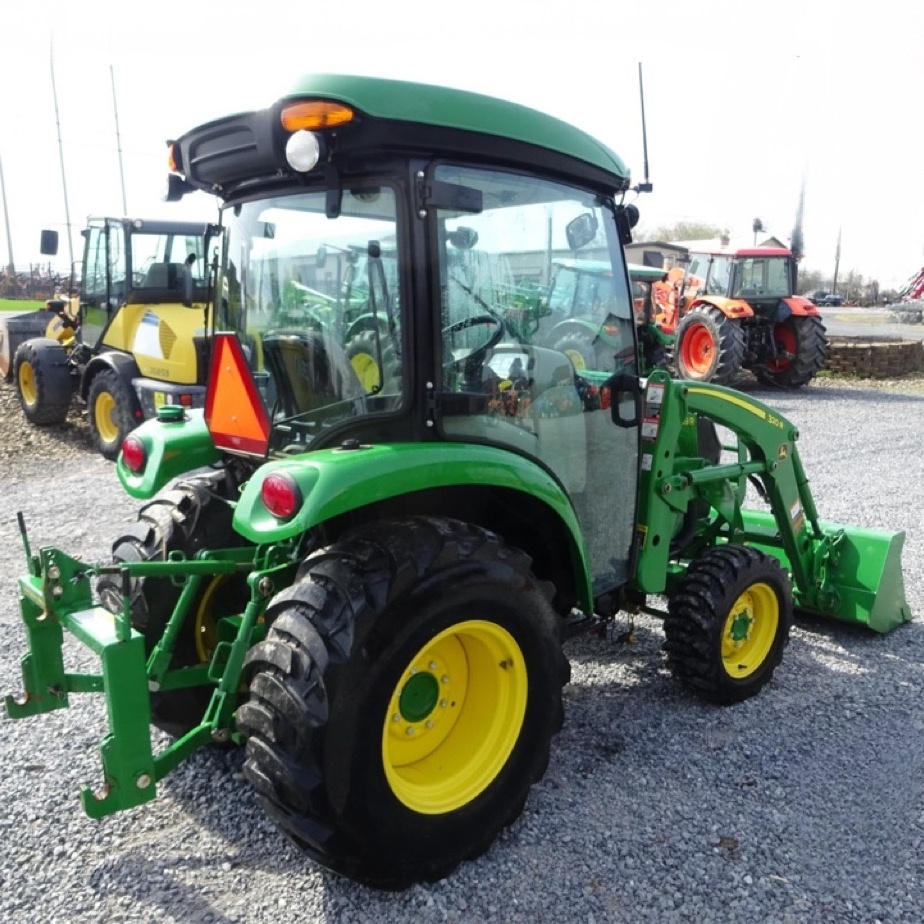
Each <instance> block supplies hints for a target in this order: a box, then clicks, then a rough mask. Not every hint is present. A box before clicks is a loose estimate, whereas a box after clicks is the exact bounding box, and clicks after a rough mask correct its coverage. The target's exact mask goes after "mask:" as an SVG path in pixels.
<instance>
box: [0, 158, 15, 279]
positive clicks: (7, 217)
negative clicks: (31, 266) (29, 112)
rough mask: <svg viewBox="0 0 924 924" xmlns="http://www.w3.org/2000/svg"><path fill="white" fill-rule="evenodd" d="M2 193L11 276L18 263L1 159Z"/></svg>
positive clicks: (0, 186) (0, 187) (0, 189)
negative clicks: (14, 256)
mask: <svg viewBox="0 0 924 924" xmlns="http://www.w3.org/2000/svg"><path fill="white" fill-rule="evenodd" d="M0 193H2V194H3V224H4V226H5V227H6V243H7V247H9V251H10V262H9V274H10V278H12V277H13V274H14V273H15V272H16V264H15V263H14V262H13V237H12V235H11V234H10V213H9V211H8V210H7V207H6V183H4V181H3V161H2V160H0Z"/></svg>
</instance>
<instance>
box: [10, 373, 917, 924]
mask: <svg viewBox="0 0 924 924" xmlns="http://www.w3.org/2000/svg"><path fill="white" fill-rule="evenodd" d="M742 388H743V389H744V390H748V391H750V392H751V393H753V394H755V395H757V396H758V397H761V398H763V399H765V400H767V401H768V402H769V403H771V404H773V405H774V406H775V407H776V408H778V409H779V410H780V411H781V412H782V413H784V414H785V415H786V416H788V417H789V418H790V419H792V420H793V421H794V422H795V423H796V424H797V425H798V426H799V428H800V431H801V434H802V438H801V440H800V450H801V452H802V456H803V460H804V462H805V466H806V470H807V472H808V475H809V478H810V479H811V483H812V488H813V491H814V493H815V499H816V503H817V505H818V508H819V511H820V513H821V516H822V517H823V518H824V519H828V520H833V521H836V522H846V523H851V524H857V525H866V526H871V527H880V528H885V529H893V530H905V531H906V532H907V540H906V544H905V550H904V556H903V557H904V570H905V583H906V592H907V597H908V601H909V603H910V606H911V609H912V612H913V613H914V614H915V615H916V617H918V618H920V617H921V616H922V614H924V455H922V453H921V432H922V430H924V377H917V378H915V379H912V380H903V381H902V382H891V383H890V382H886V383H882V382H877V383H862V382H852V383H847V382H843V381H836V380H832V379H822V380H819V382H818V384H817V386H813V387H811V388H808V389H805V390H803V391H801V392H798V393H770V392H767V391H764V390H759V389H757V388H756V387H755V386H753V385H749V384H748V383H744V384H743V385H742ZM13 400H14V396H13V393H12V389H11V388H10V386H9V385H6V384H0V469H2V471H3V474H4V478H3V481H4V487H3V494H2V501H0V560H2V561H4V562H7V565H6V568H5V570H4V571H3V574H2V579H0V619H2V621H3V623H4V628H5V630H6V634H7V638H8V642H7V644H6V645H4V646H3V651H2V654H0V678H2V684H0V686H2V687H3V690H4V692H18V690H19V689H20V678H19V666H18V659H19V657H20V655H21V653H22V652H23V650H24V632H23V630H22V628H21V625H20V621H19V617H18V615H17V612H18V611H17V591H16V584H15V578H16V576H17V575H18V574H20V573H22V572H23V571H24V570H25V567H24V557H23V553H22V546H21V542H20V539H19V535H18V531H17V528H16V523H15V513H16V511H18V510H21V511H22V512H23V513H24V515H25V518H26V521H27V523H28V525H29V527H30V539H31V542H32V545H33V548H38V547H39V546H41V545H45V544H54V545H59V546H61V547H62V548H65V549H67V550H69V551H72V552H76V551H79V552H81V553H83V554H84V556H85V557H86V558H88V559H91V560H92V559H101V558H104V557H105V556H106V555H107V553H108V548H109V543H110V540H111V537H112V536H113V535H114V534H115V532H116V530H117V529H118V527H119V524H121V523H122V522H124V521H127V520H130V519H131V518H132V517H133V516H134V509H135V506H136V502H134V501H131V500H129V499H128V498H127V497H125V496H124V495H123V494H122V492H121V490H120V488H119V486H118V483H117V481H116V478H115V475H114V472H113V467H112V465H111V463H108V462H105V461H104V460H102V459H101V458H100V457H98V456H96V455H94V454H93V453H92V452H90V450H89V443H88V440H87V437H86V427H85V422H84V421H83V419H82V417H81V415H80V413H79V411H78V410H75V411H74V413H73V414H72V415H71V418H70V419H69V421H68V423H67V424H66V425H63V426H62V427H60V428H54V429H53V430H41V431H37V430H34V429H32V428H28V427H26V426H25V425H24V424H23V423H22V421H21V419H20V418H21V414H20V413H19V409H18V407H17V406H15V405H14V404H13V403H12V402H13ZM661 640H662V634H661V629H660V624H659V622H658V620H656V619H654V618H650V617H644V618H642V619H640V620H639V621H638V624H637V640H636V643H635V644H634V645H631V646H627V645H624V644H621V643H619V642H618V641H617V640H616V637H615V634H614V636H613V637H611V638H610V639H607V640H602V641H601V640H597V639H590V638H585V639H579V640H575V641H573V642H571V643H569V648H568V653H569V655H570V657H571V660H572V668H573V670H572V673H573V677H572V682H571V684H570V685H569V686H568V687H566V704H565V705H566V721H565V727H564V729H563V731H562V733H561V734H560V735H559V736H558V738H557V739H556V744H555V747H554V749H553V756H552V761H551V765H550V767H549V770H548V773H547V774H546V776H545V778H544V779H543V780H542V781H541V782H540V783H539V784H538V785H537V786H536V787H535V788H534V790H533V792H532V795H531V797H530V799H529V802H528V804H527V806H526V810H525V812H524V814H523V816H522V817H521V818H520V819H519V821H517V822H516V823H515V824H514V825H513V826H512V827H511V828H510V829H509V830H507V831H506V832H505V833H504V834H503V836H502V837H501V838H500V839H499V840H498V842H497V843H496V844H495V845H494V846H493V847H492V849H491V850H490V851H489V852H488V853H487V854H486V855H485V856H483V857H482V858H480V859H479V860H478V861H476V862H473V863H468V864H466V865H464V866H463V867H461V868H460V869H459V870H458V871H457V872H456V873H455V874H454V875H452V876H451V877H450V878H449V879H448V880H445V881H443V882H440V883H436V884H433V885H429V886H426V887H423V886H419V887H415V888H412V889H410V890H408V891H406V892H403V893H398V894H387V893H378V892H375V891H372V890H369V889H366V888H363V887H361V886H357V885H355V884H353V883H351V882H348V881H345V880H342V879H339V878H337V877H334V876H332V875H329V874H327V873H326V872H323V871H320V870H319V869H318V868H316V867H315V866H313V865H312V864H311V863H310V862H309V861H308V860H307V859H305V858H304V857H302V856H301V855H300V854H298V853H296V852H295V851H294V850H293V849H291V848H290V847H289V846H288V845H287V843H286V842H285V841H284V840H283V839H282V838H281V836H279V835H278V834H277V833H276V831H275V829H274V828H273V827H272V825H271V824H270V823H269V822H268V821H267V820H266V819H265V818H264V816H263V814H262V811H261V809H260V808H259V806H258V805H257V802H256V799H255V798H254V795H253V793H252V792H251V790H250V788H249V786H248V785H247V784H246V782H245V781H243V779H242V777H241V774H240V765H241V755H240V753H239V752H237V751H231V752H220V753H213V752H200V753H198V754H196V755H195V756H193V757H192V758H191V759H190V760H189V761H187V762H186V763H185V764H184V765H183V766H181V767H180V768H179V769H178V770H177V771H175V772H174V773H173V774H172V775H171V776H169V777H168V778H167V779H166V780H165V781H164V782H163V783H162V784H161V785H160V787H159V789H160V797H159V798H158V799H157V800H156V801H155V802H153V803H150V804H149V805H147V806H142V807H140V808H138V809H134V810H131V811H128V812H125V813H122V814H120V815H118V816H115V817H111V818H107V819H104V820H102V821H92V820H90V819H89V818H87V817H86V816H85V815H84V814H83V812H82V810H81V808H80V805H79V802H78V799H77V788H78V786H79V784H80V783H82V782H88V783H90V784H91V785H94V786H95V785H97V784H98V783H99V778H100V774H99V760H98V755H97V750H96V749H97V745H98V743H99V741H100V739H101V737H102V735H103V734H104V730H105V716H104V709H103V708H102V703H101V701H100V698H99V697H92V696H83V697H79V696H78V697H73V698H72V703H73V705H72V707H71V709H69V710H66V711H62V712H60V713H56V714H52V715H47V716H43V717H39V718H36V719H32V720H27V721H23V722H13V721H11V720H9V719H8V718H7V717H6V715H5V713H3V714H2V717H0V767H2V771H0V772H2V774H3V777H4V779H3V786H2V790H0V793H2V795H0V799H2V802H3V811H2V815H0V817H2V818H3V820H4V821H3V831H4V834H5V836H4V844H5V850H4V853H3V860H2V861H0V920H2V921H4V922H11V924H18V922H35V921H40V922H55V924H66V922H72V924H77V922H94V924H99V922H107V924H109V922H127V921H138V922H151V921H175V922H215V924H231V922H234V924H245V922H272V924H288V922H296V921H298V922H309V921H310V922H334V921H337V922H340V921H343V922H358V924H361V922H369V924H372V922H375V924H388V922H400V921H414V922H415V924H429V922H458V924H468V922H511V924H513V922H524V924H537V922H540V924H541V922H556V924H558V922H597V924H600V922H633V924H636V922H690V924H705V922H780V924H782V922H791V924H792V922H826V924H827V922H832V921H837V922H848V924H849V922H856V924H861V922H862V924H869V922H875V921H881V922H909V924H911V922H913V924H919V922H920V920H921V909H922V908H924V774H922V770H924V736H922V732H924V698H922V691H924V629H922V627H921V623H920V622H918V621H915V622H912V623H910V624H908V625H906V626H903V627H902V628H900V629H898V630H896V631H895V632H893V633H891V634H889V635H887V636H875V635H872V634H869V633H866V632H864V631H861V630H859V629H856V628H854V627H851V626H847V625H842V624H836V623H818V622H815V623H800V624H799V625H798V626H797V627H796V628H795V629H794V631H793V635H792V641H791V644H790V646H789V649H788V650H787V653H786V656H785V658H784V661H783V664H782V666H781V667H780V668H779V670H778V671H777V673H776V675H775V678H774V681H773V682H772V684H771V685H770V686H769V687H768V688H767V689H766V690H765V691H764V692H763V693H762V694H761V695H760V696H759V697H757V698H756V699H753V700H750V701H748V702H746V703H743V704H740V705H737V706H734V707H730V708H717V707H712V706H709V705H706V704H703V703H701V702H699V701H697V700H695V699H692V698H691V697H690V696H688V695H687V694H685V693H684V692H683V691H681V690H680V689H679V688H678V687H677V685H676V684H675V682H674V681H673V679H672V678H671V676H670V675H669V673H668V672H667V670H666V669H665V666H664V662H663V660H662V656H661V653H660V644H661ZM67 660H68V664H69V666H70V667H71V669H78V670H79V669H84V670H93V669H95V665H94V664H93V663H92V661H91V659H89V657H88V656H87V655H86V654H85V653H84V652H83V651H81V650H78V648H77V647H76V646H73V647H70V646H69V647H68V649H67Z"/></svg>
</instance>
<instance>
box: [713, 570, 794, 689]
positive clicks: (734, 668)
mask: <svg viewBox="0 0 924 924" xmlns="http://www.w3.org/2000/svg"><path fill="white" fill-rule="evenodd" d="M779 628H780V601H779V598H778V597H777V595H776V592H775V591H774V590H773V588H772V587H770V585H769V584H752V585H751V586H750V587H748V589H747V590H745V591H744V593H743V594H741V596H740V597H738V599H737V600H736V601H735V605H734V606H733V607H732V608H731V611H730V612H729V614H728V618H727V619H726V620H725V625H724V627H723V629H722V663H723V665H724V666H725V671H726V673H727V674H728V676H729V677H734V678H736V679H741V678H744V677H750V676H751V674H753V673H754V672H755V671H757V670H758V669H759V668H760V667H761V665H763V663H764V662H765V661H766V660H767V656H768V655H769V654H770V649H771V648H772V647H773V642H774V640H775V639H776V636H777V633H778V632H779Z"/></svg>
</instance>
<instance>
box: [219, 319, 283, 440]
mask: <svg viewBox="0 0 924 924" xmlns="http://www.w3.org/2000/svg"><path fill="white" fill-rule="evenodd" d="M205 422H206V425H207V426H208V428H209V433H211V435H212V442H214V443H215V445H216V446H217V447H218V448H219V449H228V450H232V451H235V452H247V453H250V454H252V455H258V456H265V455H266V451H267V449H268V447H269V436H270V422H269V417H268V416H267V414H266V409H265V408H264V407H263V402H262V401H261V400H260V395H259V394H258V392H257V386H256V385H255V384H254V380H253V376H252V375H251V374H250V367H249V366H248V365H247V359H246V357H245V356H244V351H243V350H242V349H241V345H240V343H239V342H238V339H237V337H236V336H235V335H234V334H227V333H225V334H215V340H214V345H213V352H212V367H211V369H210V370H209V384H208V389H207V390H206V394H205Z"/></svg>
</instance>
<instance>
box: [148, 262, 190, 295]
mask: <svg viewBox="0 0 924 924" xmlns="http://www.w3.org/2000/svg"><path fill="white" fill-rule="evenodd" d="M182 279H183V264H182V263H152V264H151V266H150V267H149V268H148V272H147V275H146V276H145V278H144V288H146V289H178V288H179V287H180V283H181V282H182Z"/></svg>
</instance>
